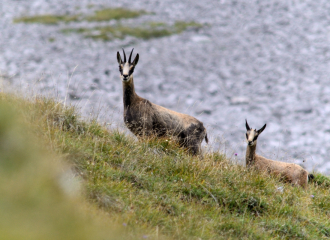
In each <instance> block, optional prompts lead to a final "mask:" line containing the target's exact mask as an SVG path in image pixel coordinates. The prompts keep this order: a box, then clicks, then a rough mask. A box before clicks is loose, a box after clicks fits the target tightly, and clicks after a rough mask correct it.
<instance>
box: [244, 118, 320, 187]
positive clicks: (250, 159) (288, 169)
mask: <svg viewBox="0 0 330 240" xmlns="http://www.w3.org/2000/svg"><path fill="white" fill-rule="evenodd" d="M245 126H246V131H247V132H246V136H245V137H246V141H247V143H248V145H247V149H246V156H245V160H246V166H247V167H252V166H254V167H256V169H258V170H259V171H262V172H268V173H271V174H275V175H278V176H280V177H281V178H282V179H283V180H284V181H287V182H290V183H292V184H295V185H300V186H302V187H303V188H306V187H307V183H308V178H311V179H312V178H314V176H313V175H312V174H310V175H308V172H307V171H306V170H305V169H303V168H302V167H301V166H299V165H297V164H294V163H286V162H279V161H274V160H270V159H267V158H264V157H262V156H259V155H257V154H256V147H257V139H258V137H259V135H260V134H261V133H262V131H263V130H265V128H266V124H265V125H264V126H263V127H262V128H260V129H259V130H257V129H252V128H250V126H249V124H248V122H247V120H245Z"/></svg>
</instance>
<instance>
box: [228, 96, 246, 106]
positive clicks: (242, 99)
mask: <svg viewBox="0 0 330 240" xmlns="http://www.w3.org/2000/svg"><path fill="white" fill-rule="evenodd" d="M230 104H231V105H240V104H249V98H247V97H232V98H231V99H230Z"/></svg>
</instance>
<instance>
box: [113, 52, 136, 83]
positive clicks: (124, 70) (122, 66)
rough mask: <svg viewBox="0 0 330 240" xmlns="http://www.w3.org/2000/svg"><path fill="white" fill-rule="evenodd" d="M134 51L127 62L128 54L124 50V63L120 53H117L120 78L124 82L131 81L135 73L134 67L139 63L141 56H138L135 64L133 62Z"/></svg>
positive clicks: (134, 61)
mask: <svg viewBox="0 0 330 240" xmlns="http://www.w3.org/2000/svg"><path fill="white" fill-rule="evenodd" d="M133 50H134V48H133V49H132V51H131V54H130V55H129V58H128V62H127V61H126V54H125V51H124V49H123V54H124V61H123V60H122V59H121V56H120V53H119V52H117V61H118V64H119V72H120V78H121V80H122V81H123V82H128V81H130V79H131V78H132V75H133V72H134V67H135V66H136V64H137V63H138V61H139V54H136V57H135V59H134V60H133V62H131V59H132V53H133Z"/></svg>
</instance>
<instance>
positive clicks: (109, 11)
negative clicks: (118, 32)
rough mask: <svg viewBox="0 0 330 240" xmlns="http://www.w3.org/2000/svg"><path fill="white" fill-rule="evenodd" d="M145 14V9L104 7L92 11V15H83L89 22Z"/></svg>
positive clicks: (135, 16)
mask: <svg viewBox="0 0 330 240" xmlns="http://www.w3.org/2000/svg"><path fill="white" fill-rule="evenodd" d="M144 14H147V12H145V11H142V10H141V11H136V10H129V9H125V8H106V9H102V10H98V11H95V12H94V15H91V16H87V17H85V20H87V21H89V22H101V21H110V20H112V19H115V20H120V19H125V18H137V17H139V16H141V15H144Z"/></svg>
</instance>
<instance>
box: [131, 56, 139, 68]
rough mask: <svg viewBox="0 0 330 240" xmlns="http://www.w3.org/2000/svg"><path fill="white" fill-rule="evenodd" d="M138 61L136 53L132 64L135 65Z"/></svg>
mask: <svg viewBox="0 0 330 240" xmlns="http://www.w3.org/2000/svg"><path fill="white" fill-rule="evenodd" d="M138 61H139V54H136V57H135V58H134V60H133V62H132V64H133V66H136V64H137V63H138Z"/></svg>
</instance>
